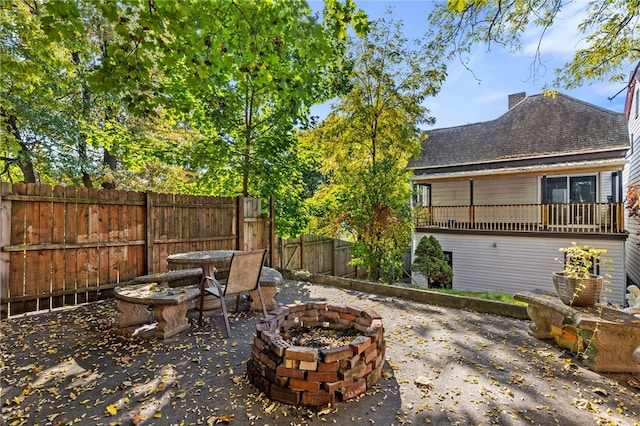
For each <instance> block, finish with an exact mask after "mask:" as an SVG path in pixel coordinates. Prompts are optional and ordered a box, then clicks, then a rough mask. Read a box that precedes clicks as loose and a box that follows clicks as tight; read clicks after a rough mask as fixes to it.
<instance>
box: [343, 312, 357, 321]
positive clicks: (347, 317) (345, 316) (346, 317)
mask: <svg viewBox="0 0 640 426" xmlns="http://www.w3.org/2000/svg"><path fill="white" fill-rule="evenodd" d="M339 316H340V318H342V319H344V320H347V321H350V322H353V321H355V320H356V318H357V317H356V316H355V315H353V314H350V313H342V312H340V314H339Z"/></svg>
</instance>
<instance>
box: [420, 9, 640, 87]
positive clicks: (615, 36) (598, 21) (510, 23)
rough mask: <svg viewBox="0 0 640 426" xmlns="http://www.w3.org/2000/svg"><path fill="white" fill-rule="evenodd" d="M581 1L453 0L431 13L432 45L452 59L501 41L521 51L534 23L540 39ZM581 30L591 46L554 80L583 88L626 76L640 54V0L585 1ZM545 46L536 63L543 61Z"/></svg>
mask: <svg viewBox="0 0 640 426" xmlns="http://www.w3.org/2000/svg"><path fill="white" fill-rule="evenodd" d="M572 3H574V4H575V3H576V1H564V0H553V1H548V0H509V1H507V0H449V1H448V2H447V3H446V4H436V5H435V8H434V10H433V11H432V13H431V14H430V16H429V22H430V24H431V30H430V36H431V37H432V44H431V47H432V48H433V49H434V50H436V51H439V52H441V53H442V55H443V56H446V57H447V58H449V59H452V58H453V57H456V56H457V57H459V58H460V59H461V61H462V62H465V61H464V59H463V57H464V56H465V55H466V54H467V53H469V52H470V50H471V48H472V47H473V46H474V45H477V44H485V45H487V47H488V48H489V49H490V48H491V45H492V44H498V45H502V46H505V47H507V48H510V49H512V50H513V51H517V50H519V49H520V47H521V37H522V34H523V33H524V32H525V30H527V29H530V28H532V27H538V28H539V29H540V40H542V38H543V37H544V35H545V32H546V31H547V30H548V29H549V28H550V27H552V26H553V25H560V23H558V22H557V20H558V19H557V18H558V15H559V13H560V12H561V11H562V10H564V9H566V8H568V7H569V6H570V4H572ZM584 7H585V17H584V20H583V21H582V22H581V23H580V24H579V26H578V30H579V32H580V33H581V34H582V35H583V36H584V41H585V46H584V47H581V48H578V49H577V50H576V52H575V54H574V56H573V59H572V60H571V61H570V62H569V63H567V64H565V66H564V67H563V68H562V69H558V70H556V80H555V81H554V84H556V85H558V86H563V87H566V88H574V87H579V86H581V85H582V84H584V83H585V81H587V80H592V79H596V80H606V79H609V80H610V81H617V82H620V81H626V80H627V77H628V71H629V70H627V69H625V67H627V66H629V64H631V63H632V62H634V61H636V60H637V59H638V57H639V56H640V31H639V29H640V26H639V25H640V24H639V22H640V1H639V0H594V1H591V2H589V3H588V5H587V4H586V3H585V6H584ZM540 64H541V58H540V51H539V49H538V52H537V54H536V58H535V66H536V67H537V66H540Z"/></svg>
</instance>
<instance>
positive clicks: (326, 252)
mask: <svg viewBox="0 0 640 426" xmlns="http://www.w3.org/2000/svg"><path fill="white" fill-rule="evenodd" d="M351 248H352V245H351V243H350V242H347V241H342V240H334V239H331V238H326V237H322V236H319V235H311V234H305V235H302V236H301V237H300V238H290V239H278V245H277V256H278V260H277V262H278V264H279V266H280V267H281V268H283V269H293V270H296V269H299V270H305V271H309V272H311V273H313V274H324V275H335V276H338V277H351V278H359V277H363V276H365V275H366V271H365V269H364V268H357V267H355V266H352V265H349V261H350V260H351Z"/></svg>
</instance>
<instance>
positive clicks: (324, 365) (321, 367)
mask: <svg viewBox="0 0 640 426" xmlns="http://www.w3.org/2000/svg"><path fill="white" fill-rule="evenodd" d="M339 367H340V364H339V363H338V361H335V362H319V363H318V371H338V368H339Z"/></svg>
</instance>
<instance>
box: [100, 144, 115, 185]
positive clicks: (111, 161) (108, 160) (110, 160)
mask: <svg viewBox="0 0 640 426" xmlns="http://www.w3.org/2000/svg"><path fill="white" fill-rule="evenodd" d="M102 161H103V163H104V164H105V165H107V166H109V169H110V170H112V171H115V170H116V167H117V165H118V162H117V158H116V157H115V156H113V155H111V153H110V152H109V150H107V149H106V148H105V149H104V155H103V158H102ZM102 187H103V188H104V189H116V184H115V183H114V182H113V181H111V182H107V181H105V182H102Z"/></svg>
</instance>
